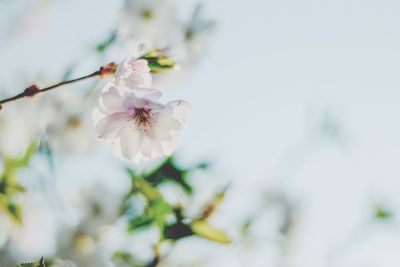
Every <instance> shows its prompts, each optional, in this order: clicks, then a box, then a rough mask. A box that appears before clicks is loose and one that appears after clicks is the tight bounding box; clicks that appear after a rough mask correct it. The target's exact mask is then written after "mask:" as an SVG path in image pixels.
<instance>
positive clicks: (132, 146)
mask: <svg viewBox="0 0 400 267" xmlns="http://www.w3.org/2000/svg"><path fill="white" fill-rule="evenodd" d="M142 139H143V136H142V134H141V133H140V132H137V131H134V130H133V129H132V128H130V127H125V128H124V129H122V131H121V139H120V146H121V153H122V156H123V157H124V158H126V159H128V160H131V159H133V158H134V157H135V156H136V155H137V153H138V151H139V148H140V146H141V143H142Z"/></svg>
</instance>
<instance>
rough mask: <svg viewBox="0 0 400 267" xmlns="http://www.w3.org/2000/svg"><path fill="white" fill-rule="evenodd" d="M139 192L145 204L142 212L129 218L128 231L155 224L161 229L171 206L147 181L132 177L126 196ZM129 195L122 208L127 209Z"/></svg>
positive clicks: (170, 211)
mask: <svg viewBox="0 0 400 267" xmlns="http://www.w3.org/2000/svg"><path fill="white" fill-rule="evenodd" d="M134 194H141V195H142V196H143V197H144V198H145V199H146V201H147V205H146V207H145V209H144V212H143V214H141V215H139V216H133V217H132V218H130V219H129V223H128V231H129V232H133V231H135V230H136V229H138V228H141V227H144V226H150V225H152V224H156V225H157V226H158V227H159V228H160V229H163V227H164V225H165V224H166V222H167V219H168V216H169V215H171V214H172V207H171V206H170V205H169V204H168V202H166V201H165V199H164V197H163V196H162V195H161V193H160V192H159V191H158V189H157V188H155V187H153V186H152V185H151V184H150V183H149V182H147V181H146V180H144V179H143V178H141V177H135V178H133V179H132V187H131V191H130V193H129V194H128V196H132V195H134ZM128 201H129V197H128V198H126V199H125V200H124V202H125V203H123V206H124V209H125V210H127V209H126V208H127V207H126V206H127V205H129V204H126V203H127V202H128Z"/></svg>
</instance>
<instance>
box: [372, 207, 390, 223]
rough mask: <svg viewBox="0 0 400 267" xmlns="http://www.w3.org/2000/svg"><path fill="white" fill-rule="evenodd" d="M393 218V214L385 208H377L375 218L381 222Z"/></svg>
mask: <svg viewBox="0 0 400 267" xmlns="http://www.w3.org/2000/svg"><path fill="white" fill-rule="evenodd" d="M391 217H392V213H391V212H390V211H389V210H387V209H385V208H384V207H381V206H377V207H376V208H375V218H377V219H380V220H385V219H390V218H391Z"/></svg>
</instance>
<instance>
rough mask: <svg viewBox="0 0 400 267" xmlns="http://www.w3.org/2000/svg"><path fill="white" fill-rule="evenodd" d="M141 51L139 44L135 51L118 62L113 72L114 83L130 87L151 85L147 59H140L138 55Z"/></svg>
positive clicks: (141, 46) (141, 47)
mask: <svg viewBox="0 0 400 267" xmlns="http://www.w3.org/2000/svg"><path fill="white" fill-rule="evenodd" d="M142 51H143V45H139V46H138V49H137V52H136V53H135V54H134V55H133V56H131V57H128V58H127V59H125V60H124V61H122V62H121V63H120V64H118V67H117V71H116V72H115V84H116V85H118V86H125V87H127V88H129V89H132V88H149V87H151V82H152V78H151V74H150V68H149V66H148V64H147V60H145V59H140V58H139V55H140V54H141V53H142Z"/></svg>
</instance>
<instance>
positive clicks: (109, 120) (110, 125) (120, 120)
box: [95, 113, 131, 139]
mask: <svg viewBox="0 0 400 267" xmlns="http://www.w3.org/2000/svg"><path fill="white" fill-rule="evenodd" d="M130 121H131V117H130V115H129V114H127V113H113V114H110V115H107V116H106V117H104V118H103V119H101V120H100V121H99V122H98V123H97V124H96V126H95V129H96V132H97V134H98V135H99V138H103V139H114V138H117V137H118V133H119V131H120V129H121V128H122V127H124V126H125V125H127V124H129V123H130Z"/></svg>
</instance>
